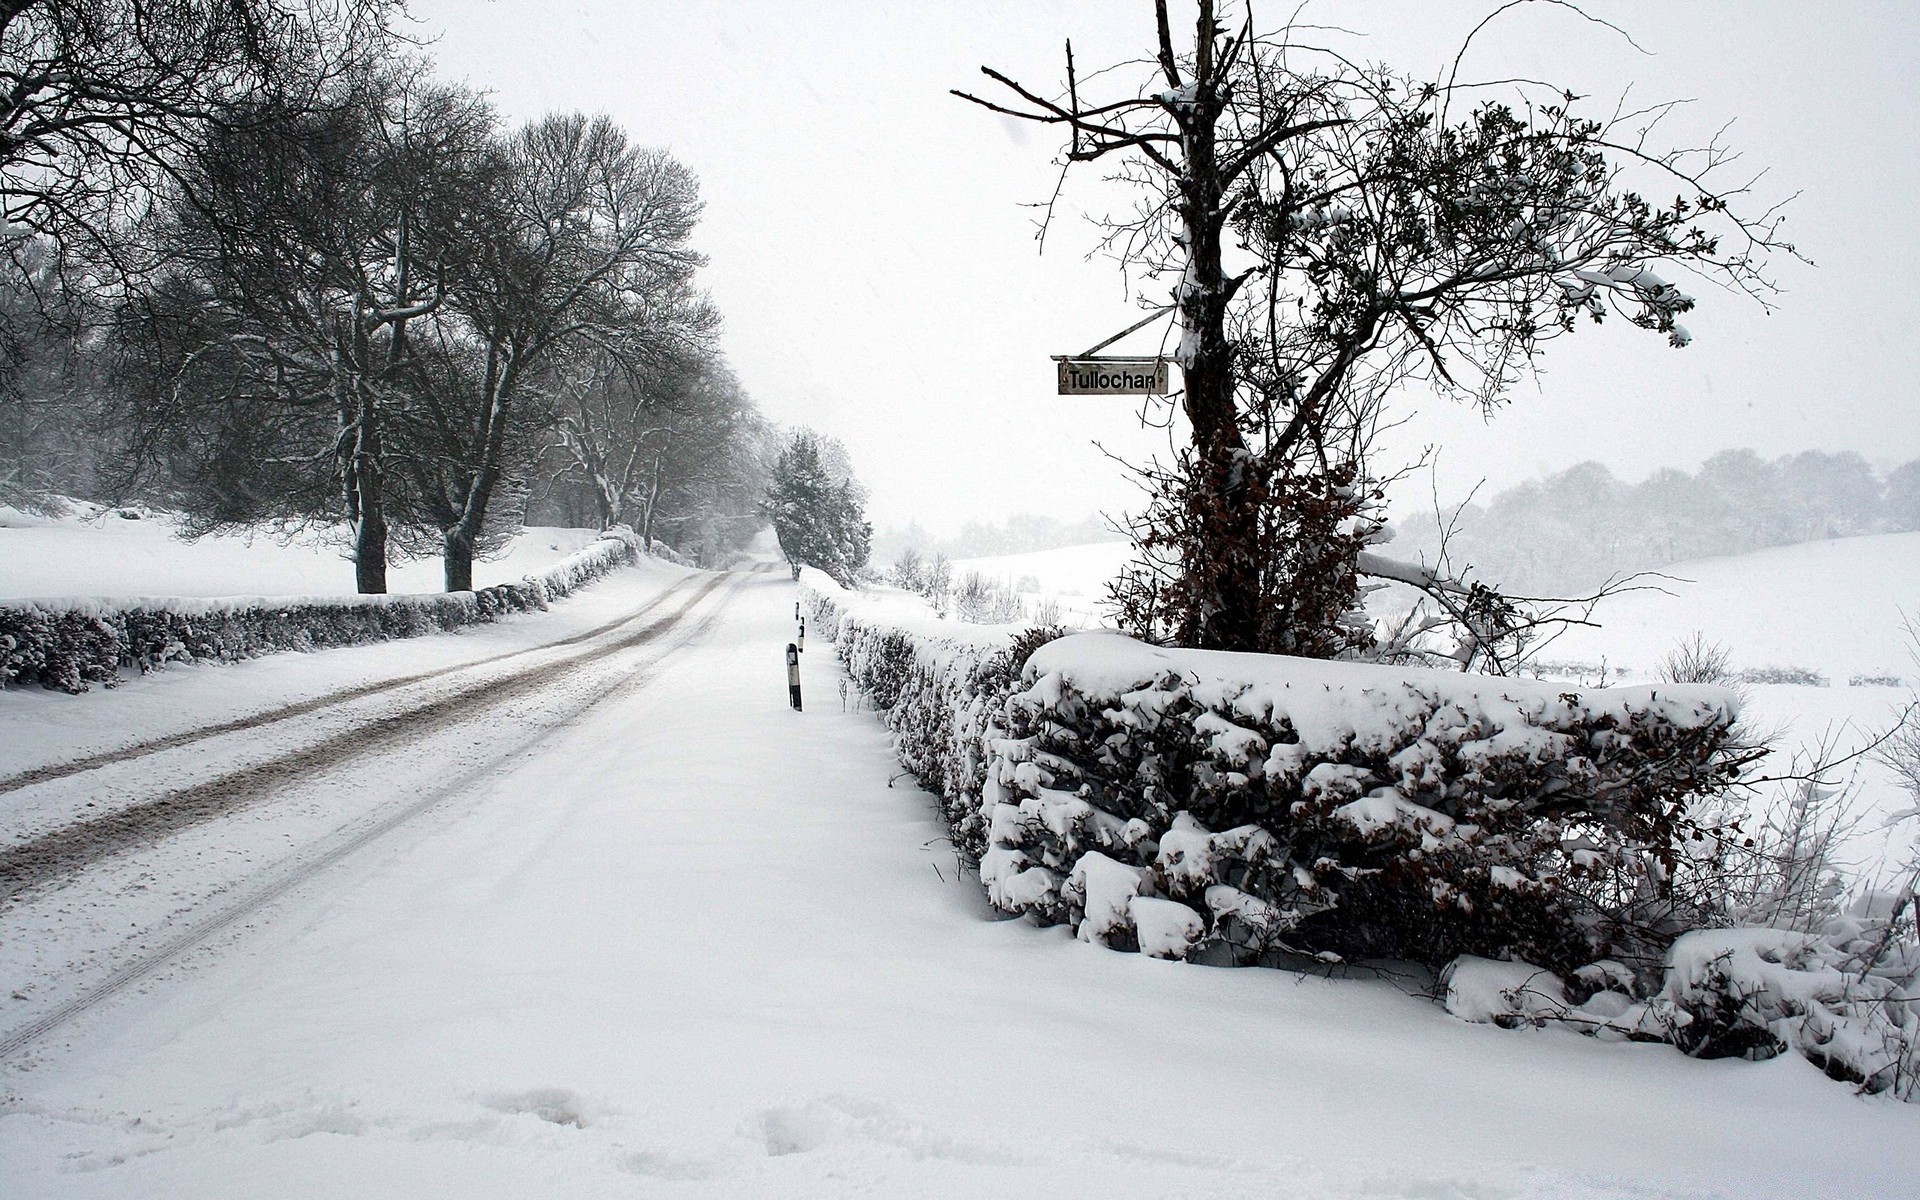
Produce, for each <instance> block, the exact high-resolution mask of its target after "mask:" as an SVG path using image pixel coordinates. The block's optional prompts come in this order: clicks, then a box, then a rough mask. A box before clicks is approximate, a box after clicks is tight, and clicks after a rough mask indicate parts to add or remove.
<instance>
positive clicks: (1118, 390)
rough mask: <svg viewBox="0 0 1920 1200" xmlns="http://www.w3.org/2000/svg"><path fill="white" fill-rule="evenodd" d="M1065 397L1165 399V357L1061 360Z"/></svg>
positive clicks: (1056, 362) (1061, 380) (1062, 385)
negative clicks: (1153, 397)
mask: <svg viewBox="0 0 1920 1200" xmlns="http://www.w3.org/2000/svg"><path fill="white" fill-rule="evenodd" d="M1054 365H1055V366H1056V367H1058V368H1059V372H1060V394H1061V395H1062V396H1164V395H1166V394H1167V392H1168V391H1169V390H1170V389H1168V387H1167V360H1166V359H1164V358H1058V359H1055V360H1054Z"/></svg>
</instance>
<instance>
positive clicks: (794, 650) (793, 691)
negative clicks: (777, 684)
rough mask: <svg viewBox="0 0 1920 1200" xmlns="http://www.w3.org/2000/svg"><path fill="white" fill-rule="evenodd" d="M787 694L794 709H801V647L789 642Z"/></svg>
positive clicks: (796, 710) (797, 710)
mask: <svg viewBox="0 0 1920 1200" xmlns="http://www.w3.org/2000/svg"><path fill="white" fill-rule="evenodd" d="M787 695H788V697H789V699H790V700H791V702H792V704H793V711H795V712H799V711H800V647H798V646H796V645H794V644H793V643H792V642H788V643H787Z"/></svg>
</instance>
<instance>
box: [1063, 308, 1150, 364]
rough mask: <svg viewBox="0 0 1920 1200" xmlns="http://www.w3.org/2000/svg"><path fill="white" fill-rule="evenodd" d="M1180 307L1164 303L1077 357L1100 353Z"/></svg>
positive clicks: (1089, 356)
mask: <svg viewBox="0 0 1920 1200" xmlns="http://www.w3.org/2000/svg"><path fill="white" fill-rule="evenodd" d="M1178 307H1179V306H1178V305H1175V304H1168V305H1163V306H1162V307H1160V308H1156V309H1154V310H1153V311H1152V312H1150V313H1148V314H1147V315H1146V316H1145V317H1142V318H1141V319H1140V320H1138V321H1135V322H1134V323H1133V324H1131V325H1129V326H1127V327H1126V328H1125V329H1122V330H1121V331H1120V332H1119V333H1116V334H1114V335H1113V336H1112V337H1110V338H1108V339H1107V340H1106V341H1104V342H1101V343H1100V344H1099V345H1097V346H1095V347H1093V348H1092V349H1091V350H1088V351H1087V352H1086V353H1085V354H1081V355H1077V356H1075V357H1077V358H1092V357H1093V356H1094V355H1096V354H1098V353H1100V352H1101V351H1102V350H1105V349H1106V348H1107V347H1108V346H1111V345H1113V344H1114V343H1115V342H1117V341H1119V340H1120V339H1121V338H1123V337H1125V336H1127V335H1128V334H1130V333H1132V332H1134V331H1135V330H1138V329H1145V328H1146V327H1147V326H1149V325H1151V324H1153V323H1154V322H1155V321H1157V320H1159V319H1160V318H1161V317H1164V316H1166V315H1167V314H1168V313H1170V312H1172V311H1173V310H1174V309H1175V308H1178ZM1060 357H1065V356H1064V355H1062V356H1060Z"/></svg>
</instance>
